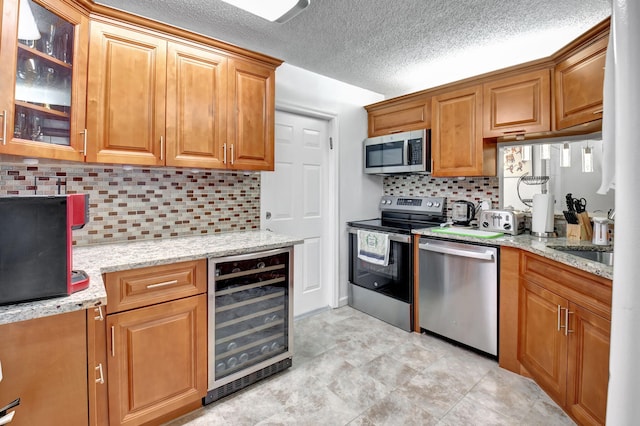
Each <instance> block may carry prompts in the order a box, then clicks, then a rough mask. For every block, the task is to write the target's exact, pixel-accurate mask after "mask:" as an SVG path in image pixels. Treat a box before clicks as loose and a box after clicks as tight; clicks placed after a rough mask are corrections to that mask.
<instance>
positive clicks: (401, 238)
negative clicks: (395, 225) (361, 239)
mask: <svg viewBox="0 0 640 426" xmlns="http://www.w3.org/2000/svg"><path fill="white" fill-rule="evenodd" d="M348 229H349V233H350V234H354V235H357V234H358V230H357V229H356V228H348ZM361 229H362V228H361ZM371 232H379V233H380V234H387V235H388V236H389V241H394V242H396V243H404V244H409V243H410V242H411V235H404V234H394V233H391V232H384V231H373V230H372V231H371Z"/></svg>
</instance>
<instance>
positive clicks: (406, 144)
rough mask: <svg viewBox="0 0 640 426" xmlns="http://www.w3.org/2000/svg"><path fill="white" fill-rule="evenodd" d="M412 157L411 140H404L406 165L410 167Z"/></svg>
mask: <svg viewBox="0 0 640 426" xmlns="http://www.w3.org/2000/svg"><path fill="white" fill-rule="evenodd" d="M410 155H411V150H410V149H409V139H405V140H404V158H405V162H404V164H405V165H409V164H411V158H409V156H410Z"/></svg>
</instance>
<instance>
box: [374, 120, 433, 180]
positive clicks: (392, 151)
mask: <svg viewBox="0 0 640 426" xmlns="http://www.w3.org/2000/svg"><path fill="white" fill-rule="evenodd" d="M364 172H365V173H369V174H383V175H385V174H396V173H431V130H430V129H426V130H413V131H410V132H402V133H394V134H392V135H385V136H377V137H374V138H368V139H365V140H364Z"/></svg>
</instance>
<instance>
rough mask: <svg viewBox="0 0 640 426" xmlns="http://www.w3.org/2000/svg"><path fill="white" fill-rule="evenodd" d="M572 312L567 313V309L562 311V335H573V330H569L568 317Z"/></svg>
mask: <svg viewBox="0 0 640 426" xmlns="http://www.w3.org/2000/svg"><path fill="white" fill-rule="evenodd" d="M572 313H573V312H570V311H569V308H567V309H566V310H565V311H564V335H565V336H567V335H568V334H569V333H573V330H569V315H571V314H572Z"/></svg>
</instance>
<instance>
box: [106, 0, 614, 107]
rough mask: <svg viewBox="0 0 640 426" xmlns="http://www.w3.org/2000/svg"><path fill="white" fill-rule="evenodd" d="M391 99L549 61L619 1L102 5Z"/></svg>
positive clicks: (160, 1)
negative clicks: (298, 8)
mask: <svg viewBox="0 0 640 426" xmlns="http://www.w3.org/2000/svg"><path fill="white" fill-rule="evenodd" d="M97 3H101V4H104V5H108V6H113V7H115V8H118V9H122V10H126V11H129V12H132V13H134V14H137V15H141V16H145V17H148V18H151V19H155V20H158V21H162V22H166V23H169V24H172V25H175V26H178V27H182V28H185V29H188V30H191V31H194V32H197V33H201V34H204V35H208V36H211V37H214V38H217V39H219V40H223V41H226V42H229V43H232V44H235V45H238V46H241V47H245V48H248V49H250V50H254V51H257V52H261V53H265V54H267V55H270V56H274V57H276V58H279V59H282V60H284V61H285V62H287V63H289V64H291V65H295V66H297V67H300V68H304V69H306V70H309V71H313V72H315V73H318V74H322V75H325V76H328V77H332V78H334V79H337V80H341V81H343V82H346V83H350V84H353V85H355V86H359V87H362V88H365V89H369V90H372V91H374V92H378V93H381V94H383V95H385V96H386V97H387V98H389V97H394V96H398V95H402V94H406V93H410V92H413V91H416V90H421V89H426V88H429V87H434V86H437V85H440V84H445V83H448V82H451V81H456V80H459V79H462V78H466V77H470V76H473V75H477V74H480V73H483V72H488V71H492V70H495V69H500V68H503V67H506V66H510V65H515V64H518V63H522V62H526V61H528V60H533V59H538V58H541V57H545V56H548V55H549V54H551V53H553V52H555V51H557V50H558V49H559V48H560V47H562V46H564V45H565V44H567V43H568V42H569V41H571V40H572V39H574V38H576V37H577V36H578V35H580V34H582V33H583V32H585V31H586V30H588V29H589V28H591V27H593V26H594V25H595V24H597V23H598V22H600V21H602V20H603V19H605V18H606V17H607V16H609V15H610V13H611V0H311V4H310V5H309V7H308V8H307V9H305V10H304V11H303V12H302V13H301V14H299V15H298V16H296V17H294V18H293V19H291V20H290V21H288V22H286V23H284V24H277V23H271V22H268V21H265V20H263V19H261V18H258V17H255V16H253V15H251V14H248V13H247V12H244V11H242V10H239V9H237V8H235V7H233V6H230V5H228V4H226V3H223V2H222V1H220V0H97Z"/></svg>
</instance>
